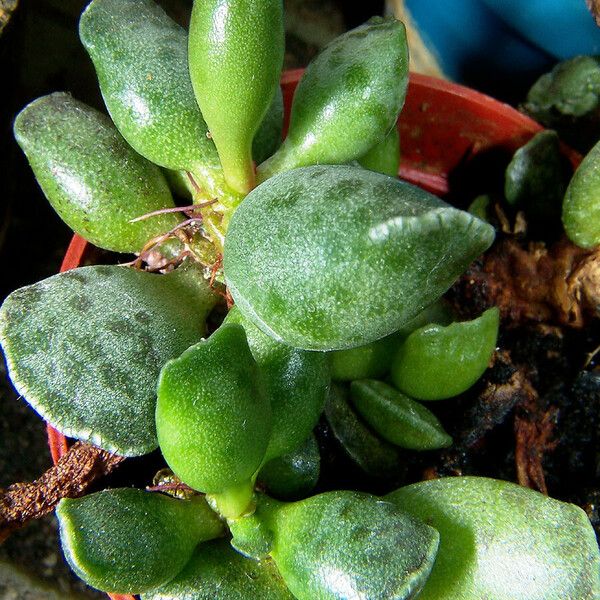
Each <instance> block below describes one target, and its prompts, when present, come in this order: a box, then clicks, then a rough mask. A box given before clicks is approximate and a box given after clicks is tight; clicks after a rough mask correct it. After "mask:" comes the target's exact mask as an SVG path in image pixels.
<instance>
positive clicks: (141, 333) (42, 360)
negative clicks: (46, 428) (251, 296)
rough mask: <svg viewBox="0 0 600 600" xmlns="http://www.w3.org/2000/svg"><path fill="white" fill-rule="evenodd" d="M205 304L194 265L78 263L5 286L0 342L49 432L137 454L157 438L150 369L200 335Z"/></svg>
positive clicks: (206, 294) (208, 303) (154, 373)
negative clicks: (158, 270)
mask: <svg viewBox="0 0 600 600" xmlns="http://www.w3.org/2000/svg"><path fill="white" fill-rule="evenodd" d="M215 302H216V295H215V294H214V293H213V292H212V290H210V288H209V287H208V284H207V283H206V282H205V281H204V280H203V279H202V274H201V271H200V270H199V269H197V268H196V267H194V266H185V267H183V268H180V269H177V270H176V271H174V272H173V273H170V274H168V275H151V274H149V273H144V272H140V271H135V270H133V269H128V268H124V267H117V266H109V267H107V266H99V267H83V268H81V269H75V270H73V271H68V272H66V273H61V274H60V275H55V276H53V277H50V278H49V279H45V280H43V281H40V282H39V283H36V284H34V285H31V286H27V287H24V288H21V289H19V290H17V291H15V292H13V293H12V294H11V295H10V296H9V297H8V298H7V299H6V301H5V302H4V304H3V305H2V308H1V309H0V341H1V342H2V346H3V348H4V352H5V354H6V359H7V363H8V368H9V374H10V377H11V379H12V381H13V383H14V385H15V387H16V388H17V390H18V391H19V393H20V394H22V395H23V397H24V398H25V399H26V400H27V401H28V402H29V403H30V404H31V405H32V406H33V408H34V409H35V410H37V412H38V413H40V415H41V416H42V417H44V418H45V419H46V420H47V421H48V422H49V423H51V424H52V425H53V426H54V427H55V428H56V429H58V430H59V431H61V432H62V433H64V434H65V435H68V436H71V437H75V438H78V439H81V440H85V441H89V442H91V443H93V444H96V445H98V446H100V447H102V448H104V449H105V450H109V451H111V452H116V453H118V454H122V455H125V456H130V455H131V456H134V455H140V454H145V453H147V452H151V451H152V450H154V449H155V448H156V447H157V444H158V442H157V439H156V429H155V425H154V409H155V405H156V383H157V381H158V375H159V372H160V369H161V368H162V366H163V364H164V363H165V362H166V361H167V360H169V359H170V358H173V357H174V356H177V355H178V354H180V353H181V352H183V350H185V349H186V348H187V347H189V346H190V345H191V344H193V343H195V342H197V341H198V340H199V339H200V338H201V336H202V335H203V333H204V322H205V319H206V315H207V314H208V312H209V310H210V309H211V308H212V306H213V305H214V304H215Z"/></svg>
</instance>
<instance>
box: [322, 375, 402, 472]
mask: <svg viewBox="0 0 600 600" xmlns="http://www.w3.org/2000/svg"><path fill="white" fill-rule="evenodd" d="M325 416H326V417H327V422H328V423H329V425H330V427H331V429H332V431H333V435H334V436H335V437H336V439H337V440H338V442H339V443H340V445H341V446H342V448H343V449H344V450H345V451H346V453H347V454H348V456H350V458H351V459H352V460H353V461H354V462H355V463H356V464H357V465H358V466H359V467H360V468H361V469H362V470H363V471H364V472H365V473H367V474H368V475H370V476H372V477H379V478H386V479H388V480H393V478H394V477H397V476H398V473H401V472H402V469H401V466H400V465H401V463H400V454H399V453H398V450H397V449H396V448H395V447H394V446H392V445H391V444H389V443H388V442H386V441H385V440H382V439H380V438H379V437H377V436H376V435H375V434H374V433H373V432H372V431H371V430H370V429H369V428H368V427H367V426H366V425H365V424H364V423H363V422H362V421H361V420H360V419H359V417H358V416H357V415H356V413H355V412H354V411H353V410H352V408H351V407H350V405H349V398H348V392H347V390H346V389H345V388H342V387H341V386H338V385H334V386H332V388H331V392H330V394H329V399H328V401H327V404H326V405H325Z"/></svg>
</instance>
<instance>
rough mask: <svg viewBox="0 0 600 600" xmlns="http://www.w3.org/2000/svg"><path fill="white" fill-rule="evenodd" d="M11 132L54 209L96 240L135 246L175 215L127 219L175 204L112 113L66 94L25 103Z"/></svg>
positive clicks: (115, 246)
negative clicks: (112, 119)
mask: <svg viewBox="0 0 600 600" xmlns="http://www.w3.org/2000/svg"><path fill="white" fill-rule="evenodd" d="M14 131H15V137H16V139H17V142H19V145H20V146H21V148H22V150H23V152H25V155H26V156H27V159H28V160H29V164H30V165H31V168H32V169H33V172H34V173H35V176H36V178H37V180H38V183H39V184H40V186H41V188H42V190H43V191H44V193H45V194H46V197H47V198H48V200H49V201H50V204H52V206H53V208H54V210H56V212H57V213H58V214H59V216H60V217H61V218H62V219H63V220H64V221H65V223H66V224H67V225H68V226H69V227H70V228H71V229H72V230H73V231H75V232H76V233H79V234H80V235H81V236H83V237H84V238H85V239H86V240H88V241H90V242H92V243H93V244H95V245H96V246H99V247H101V248H106V249H108V250H114V251H116V252H139V251H140V250H141V249H142V248H143V246H144V244H145V243H146V242H147V241H148V240H149V239H151V238H153V237H154V236H157V235H159V234H161V233H165V232H167V231H169V230H170V229H171V228H173V227H174V226H175V225H177V224H178V223H179V222H180V221H181V217H179V216H176V215H174V214H163V215H160V216H156V217H152V218H150V219H145V220H143V221H139V222H136V223H131V222H130V221H131V219H134V218H135V217H139V216H141V215H144V214H146V213H149V212H152V211H154V210H158V209H161V208H171V207H173V206H174V204H173V198H172V197H171V192H170V191H169V187H168V185H167V182H166V181H165V178H164V177H163V175H162V173H161V172H160V169H159V168H158V167H156V166H155V165H153V164H151V163H149V162H148V161H147V160H145V159H144V158H142V157H141V156H140V155H139V154H136V153H135V152H134V151H133V150H132V149H131V148H130V147H129V146H128V145H127V144H126V142H125V140H124V139H123V138H122V137H121V136H120V135H119V133H118V131H117V130H116V129H115V128H114V126H113V124H112V123H111V122H110V119H109V118H108V117H106V116H105V115H103V114H101V113H99V112H98V111H96V110H94V109H93V108H90V107H89V106H87V105H85V104H83V103H82V102H78V101H77V100H74V99H73V98H71V96H69V95H68V94H64V93H59V92H57V93H55V94H51V95H50V96H44V97H43V98H39V99H38V100H35V101H34V102H32V103H31V104H29V105H28V106H26V107H25V108H24V109H23V110H22V111H21V112H20V113H19V115H18V116H17V118H16V120H15V126H14Z"/></svg>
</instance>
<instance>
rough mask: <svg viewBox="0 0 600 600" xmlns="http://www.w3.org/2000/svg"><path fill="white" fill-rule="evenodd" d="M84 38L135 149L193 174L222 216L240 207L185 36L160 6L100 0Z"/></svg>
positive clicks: (83, 25) (109, 103)
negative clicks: (196, 85)
mask: <svg viewBox="0 0 600 600" xmlns="http://www.w3.org/2000/svg"><path fill="white" fill-rule="evenodd" d="M79 36H80V38H81V41H82V42H83V45H84V46H85V48H86V50H87V51H88V53H89V55H90V57H91V59H92V61H93V63H94V66H95V68H96V73H97V75H98V81H99V83H100V89H101V91H102V96H103V97H104V102H105V103H106V107H107V108H108V111H109V113H110V115H111V117H112V118H113V120H114V122H115V124H116V126H117V128H118V129H119V131H120V132H121V134H122V135H123V137H124V138H125V139H126V140H127V141H128V142H129V144H131V146H132V147H133V148H135V149H136V150H137V151H138V152H139V153H140V154H142V155H143V156H145V157H146V158H147V159H148V160H151V161H152V162H154V163H156V164H158V165H161V166H162V167H166V168H169V169H173V170H178V171H180V170H185V171H190V172H192V173H193V174H194V179H195V180H196V182H197V184H198V186H199V187H200V188H201V189H202V191H203V193H204V194H205V195H206V198H204V197H203V198H201V199H204V200H207V199H215V198H216V199H218V200H219V204H218V205H215V206H216V207H217V208H218V209H219V210H220V211H221V212H223V211H224V207H229V206H235V205H237V203H238V202H239V201H240V198H239V197H238V196H237V194H235V192H233V190H231V189H230V188H229V187H228V186H227V184H226V183H225V180H224V175H223V170H222V168H221V163H220V161H219V155H218V153H217V148H216V146H215V144H214V142H213V141H212V139H211V138H210V135H209V133H208V126H207V125H206V123H205V121H204V119H203V117H202V113H201V112H200V109H199V108H198V104H197V102H196V98H195V96H194V90H193V89H192V82H191V80H190V74H189V69H188V60H187V56H188V36H187V33H186V31H185V30H184V29H182V28H181V27H180V26H179V25H177V23H175V22H174V21H172V20H171V19H170V18H169V17H168V16H167V14H166V13H165V12H164V11H163V10H162V9H161V8H160V7H159V6H158V5H157V4H156V3H155V2H153V0H127V2H124V1H123V0H93V2H91V3H90V4H89V5H88V7H87V9H86V10H85V11H84V13H83V14H82V16H81V20H80V23H79ZM215 206H213V208H215Z"/></svg>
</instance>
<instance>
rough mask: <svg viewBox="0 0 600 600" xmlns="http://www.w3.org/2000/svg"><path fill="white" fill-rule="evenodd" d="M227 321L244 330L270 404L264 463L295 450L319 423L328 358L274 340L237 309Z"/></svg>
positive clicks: (328, 368)
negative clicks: (270, 419)
mask: <svg viewBox="0 0 600 600" xmlns="http://www.w3.org/2000/svg"><path fill="white" fill-rule="evenodd" d="M226 322H227V323H239V324H241V325H242V326H243V327H244V330H245V331H246V336H247V338H248V344H249V345H250V350H251V351H252V355H253V356H254V360H256V362H257V364H258V366H259V367H260V371H261V376H262V380H263V383H264V386H265V391H266V393H267V397H268V399H269V402H270V404H271V414H272V423H273V426H272V429H271V439H270V441H269V447H268V448H267V452H266V453H265V458H264V460H265V462H267V461H269V460H271V459H272V458H275V457H277V456H282V455H284V454H287V453H288V452H292V451H294V450H295V449H296V448H298V446H300V444H302V443H303V442H304V441H305V440H306V438H307V437H308V436H309V435H310V433H311V431H312V430H313V428H314V427H315V425H316V424H317V422H318V421H319V417H320V416H321V413H322V412H323V408H324V406H325V401H326V400H327V394H328V392H329V383H330V380H331V376H330V367H329V357H328V356H327V355H326V354H325V353H324V352H308V351H306V350H300V349H298V348H291V347H290V346H286V345H285V344H282V343H281V342H278V341H277V340H274V339H273V338H271V337H269V336H268V335H266V334H264V333H263V332H262V331H260V329H258V328H257V327H256V326H255V325H254V324H253V323H251V322H250V321H248V320H247V319H244V318H243V316H242V314H241V313H240V311H239V310H237V308H236V307H234V308H233V309H232V310H231V311H229V313H228V315H227V319H226Z"/></svg>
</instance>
